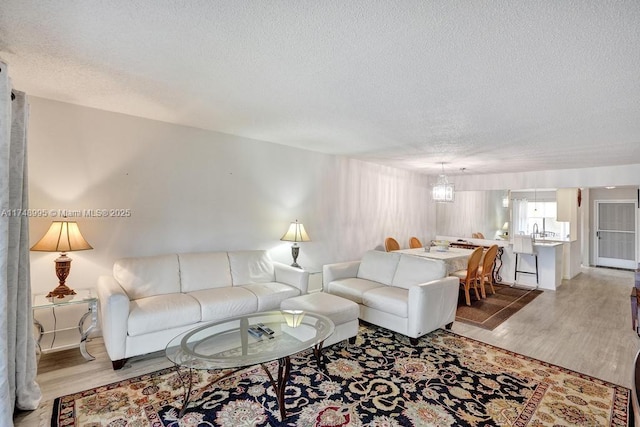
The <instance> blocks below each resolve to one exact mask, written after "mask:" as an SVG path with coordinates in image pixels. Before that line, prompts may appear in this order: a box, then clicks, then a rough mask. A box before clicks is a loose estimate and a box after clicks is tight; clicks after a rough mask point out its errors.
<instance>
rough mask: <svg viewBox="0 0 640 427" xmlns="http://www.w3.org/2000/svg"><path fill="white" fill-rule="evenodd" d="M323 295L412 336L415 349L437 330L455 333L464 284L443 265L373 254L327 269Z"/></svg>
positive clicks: (394, 329) (379, 324) (377, 253)
mask: <svg viewBox="0 0 640 427" xmlns="http://www.w3.org/2000/svg"><path fill="white" fill-rule="evenodd" d="M322 279H323V285H324V291H325V292H328V293H330V294H333V295H338V296H340V297H342V298H347V299H350V300H352V301H354V302H356V303H358V304H359V306H360V319H362V320H364V321H366V322H369V323H372V324H374V325H378V326H382V327H383V328H387V329H390V330H392V331H395V332H398V333H401V334H403V335H406V336H408V337H409V338H410V339H411V342H412V343H416V342H417V338H418V337H420V336H422V335H424V334H427V333H429V332H431V331H433V330H435V329H437V328H441V327H447V328H449V329H450V328H451V326H452V325H453V321H454V320H455V317H456V308H457V305H458V289H459V287H460V286H459V280H458V278H457V277H447V275H446V266H445V264H444V263H443V262H442V261H438V260H432V259H427V258H420V257H416V256H412V255H407V254H399V253H394V252H381V251H368V252H366V253H365V254H364V256H363V257H362V260H361V261H352V262H343V263H338V264H329V265H325V266H324V267H323V278H322Z"/></svg>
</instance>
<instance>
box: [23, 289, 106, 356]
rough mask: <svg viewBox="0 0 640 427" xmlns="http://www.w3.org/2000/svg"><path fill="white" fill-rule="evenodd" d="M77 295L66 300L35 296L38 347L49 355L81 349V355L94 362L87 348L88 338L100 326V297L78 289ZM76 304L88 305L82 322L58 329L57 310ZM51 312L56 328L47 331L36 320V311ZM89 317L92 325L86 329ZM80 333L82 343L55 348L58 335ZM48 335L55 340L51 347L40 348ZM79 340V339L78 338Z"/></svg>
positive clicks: (67, 297) (34, 318)
mask: <svg viewBox="0 0 640 427" xmlns="http://www.w3.org/2000/svg"><path fill="white" fill-rule="evenodd" d="M76 292H77V293H76V295H67V296H65V297H64V298H47V297H46V296H45V294H37V295H34V296H33V304H32V309H33V323H34V325H35V326H36V327H37V328H38V331H39V336H38V347H39V348H40V351H41V352H42V353H43V354H44V353H49V352H53V351H61V350H66V349H69V348H74V347H80V353H82V356H83V357H84V358H85V359H87V360H94V359H95V357H93V356H92V355H91V354H89V352H88V351H87V348H86V342H87V337H88V336H89V334H90V333H91V331H93V330H94V329H95V328H96V327H97V326H98V297H97V296H94V295H93V294H92V292H91V290H90V289H76ZM75 304H87V312H86V313H84V314H83V315H82V317H81V318H80V321H79V322H78V326H74V327H70V328H58V327H57V325H56V324H57V320H55V319H57V318H56V309H57V308H60V307H65V306H71V305H75ZM47 309H48V310H50V311H51V314H52V315H53V318H54V326H53V328H52V329H51V330H48V331H45V329H44V327H43V326H42V324H41V323H40V322H39V321H38V320H37V319H36V317H35V313H36V310H47ZM87 317H90V318H91V323H90V325H89V327H87V328H86V329H85V328H84V323H85V320H86V319H87ZM76 329H77V331H78V332H79V333H80V342H74V343H72V344H71V345H69V344H67V345H61V346H57V347H56V346H54V343H55V337H56V334H58V333H63V332H64V331H70V330H76ZM48 334H53V337H54V338H53V339H52V341H51V345H50V346H49V347H47V348H42V347H41V346H40V342H41V341H42V337H43V336H45V335H48ZM76 339H77V338H76Z"/></svg>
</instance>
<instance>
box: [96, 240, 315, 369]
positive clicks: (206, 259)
mask: <svg viewBox="0 0 640 427" xmlns="http://www.w3.org/2000/svg"><path fill="white" fill-rule="evenodd" d="M308 280H309V273H307V272H305V271H303V270H301V269H298V268H294V267H290V266H288V265H285V264H281V263H278V262H274V261H272V260H271V259H270V258H269V255H268V253H267V252H266V251H235V252H206V253H189V254H170V255H159V256H151V257H140V258H125V259H121V260H118V261H116V262H115V264H114V266H113V276H101V277H100V278H99V279H98V297H99V300H100V313H101V326H102V335H103V337H104V343H105V346H106V348H107V353H108V354H109V358H110V359H111V361H112V364H113V368H114V369H120V368H121V367H122V366H124V363H125V361H126V360H127V358H130V357H132V356H137V355H141V354H146V353H151V352H154V351H158V350H162V349H164V348H165V346H166V345H167V343H168V342H169V341H170V340H171V339H172V338H174V337H175V336H177V335H178V334H180V333H182V332H185V331H187V330H190V329H192V328H195V327H196V326H198V325H200V324H201V323H203V322H212V321H216V320H221V319H225V318H230V317H233V316H237V315H242V314H248V313H254V312H259V311H267V310H278V309H279V308H280V303H281V302H282V301H283V300H285V299H287V298H291V297H295V296H298V295H302V294H306V293H307V286H308Z"/></svg>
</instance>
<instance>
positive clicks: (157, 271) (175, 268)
mask: <svg viewBox="0 0 640 427" xmlns="http://www.w3.org/2000/svg"><path fill="white" fill-rule="evenodd" d="M113 277H115V279H116V280H117V281H118V283H120V286H122V289H124V291H125V292H126V293H127V295H128V296H129V299H131V300H136V299H138V298H146V297H151V296H155V295H163V294H172V293H175V292H180V266H179V265H178V256H177V255H176V254H171V255H158V256H150V257H140V258H124V259H120V260H117V261H116V262H115V263H114V264H113Z"/></svg>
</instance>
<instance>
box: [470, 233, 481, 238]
mask: <svg viewBox="0 0 640 427" xmlns="http://www.w3.org/2000/svg"><path fill="white" fill-rule="evenodd" d="M471 238H472V239H479V238H480V237H478V233H471Z"/></svg>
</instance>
